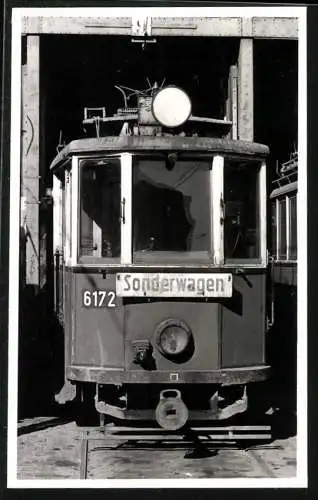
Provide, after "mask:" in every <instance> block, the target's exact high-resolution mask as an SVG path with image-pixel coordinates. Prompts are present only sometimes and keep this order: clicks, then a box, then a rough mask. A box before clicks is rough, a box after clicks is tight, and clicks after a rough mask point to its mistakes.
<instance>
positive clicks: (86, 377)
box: [52, 137, 270, 429]
mask: <svg viewBox="0 0 318 500" xmlns="http://www.w3.org/2000/svg"><path fill="white" fill-rule="evenodd" d="M147 140H148V139H147V138H146V137H143V138H133V137H128V138H118V140H117V141H114V138H113V137H112V138H102V139H98V140H92V139H89V140H80V141H74V142H73V143H71V144H70V145H69V146H68V147H67V148H66V149H65V150H64V151H62V153H60V154H59V156H58V157H57V158H56V160H54V162H53V164H52V169H53V173H54V175H55V177H56V179H58V185H59V186H60V188H55V207H57V206H58V207H59V208H58V209H57V210H56V211H55V227H56V228H59V229H56V230H57V231H60V233H61V234H60V235H58V237H59V238H60V241H61V246H60V249H59V251H58V252H56V248H55V255H56V254H57V253H58V260H59V265H58V266H56V269H55V274H56V280H55V281H56V283H58V290H57V293H56V307H57V310H58V316H59V318H60V320H61V322H62V323H63V327H64V332H65V376H66V378H67V379H68V380H69V381H71V382H72V383H74V384H76V386H77V387H78V388H79V393H80V396H79V397H80V400H81V401H82V403H83V405H84V407H86V408H88V407H90V408H91V409H93V410H94V411H95V412H96V413H100V414H104V415H106V416H107V417H108V418H114V419H115V421H116V422H118V421H122V422H123V421H128V420H133V421H138V420H152V421H156V422H157V423H159V425H161V426H162V427H164V428H167V429H177V428H180V427H182V426H183V425H184V424H185V423H186V422H187V421H188V420H189V419H190V420H205V421H206V420H227V419H228V418H231V417H232V416H234V415H235V414H237V413H244V412H246V411H247V410H248V409H249V399H248V395H249V389H250V388H255V387H257V386H258V385H259V383H260V382H262V381H264V380H266V379H267V378H268V376H269V373H270V369H269V366H268V365H267V364H266V359H265V351H266V345H265V344H266V325H267V308H268V301H267V282H266V280H267V256H266V255H265V256H264V255H263V260H261V259H260V261H259V263H256V264H255V263H254V264H253V263H252V264H250V265H248V266H244V262H239V263H235V262H234V261H233V262H232V263H231V262H230V260H229V261H228V262H227V263H225V264H226V265H224V262H223V263H222V264H217V265H215V263H213V261H211V262H210V263H202V262H200V261H198V262H196V261H195V260H194V261H191V262H190V263H189V262H187V263H184V262H183V263H182V259H181V263H180V259H179V263H178V261H176V262H174V261H173V260H171V261H169V262H167V263H163V262H162V263H161V264H160V263H159V264H158V262H157V263H156V262H152V263H151V262H150V263H149V262H143V263H142V262H139V263H134V262H132V263H130V264H124V263H121V262H120V261H117V263H115V264H113V263H111V262H110V261H109V260H108V261H107V259H106V260H105V261H104V262H103V261H102V260H100V261H98V260H95V259H91V261H86V262H79V260H78V255H77V254H76V252H77V250H76V248H77V247H76V244H75V242H74V239H77V238H78V231H79V229H78V219H77V218H74V204H75V203H78V201H77V197H76V196H75V194H74V184H72V183H73V182H74V178H75V177H76V176H77V177H78V176H79V173H78V171H77V173H75V168H76V165H78V164H79V163H78V159H79V158H84V159H85V158H92V157H93V158H96V157H97V158H100V157H105V156H107V155H113V156H116V155H117V156H118V155H119V156H120V155H123V154H127V151H128V154H131V153H136V151H137V152H138V153H139V154H140V153H144V152H146V153H149V151H150V146H149V144H150V143H151V144H152V148H153V145H154V144H155V143H156V138H149V141H148V142H149V144H148V143H147ZM115 143H116V146H114V145H115ZM162 143H164V144H163V146H162ZM199 143H200V140H198V139H197V138H196V139H195V140H187V139H182V140H181V139H180V141H178V139H176V138H173V140H171V139H167V140H166V142H165V141H163V139H162V138H160V144H161V146H160V147H159V146H158V149H159V150H160V148H161V149H165V152H168V153H169V152H171V151H173V152H175V151H177V152H178V154H179V153H180V154H181V155H182V154H187V153H189V151H190V152H191V154H194V155H197V154H204V155H205V156H206V155H210V159H211V162H212V160H213V158H214V157H215V156H218V157H219V156H227V155H228V156H231V157H233V156H234V157H237V158H241V159H242V160H245V159H246V160H251V158H252V159H253V158H256V159H258V161H259V165H261V164H262V165H264V162H265V160H266V148H265V147H264V148H263V149H262V148H261V149H258V148H257V145H253V144H252V145H250V144H249V145H247V144H246V143H240V142H239V141H235V143H234V141H228V140H224V141H222V140H219V139H218V140H214V139H204V140H202V143H201V146H198V144H199ZM253 148H254V149H255V151H254V150H253ZM120 157H121V158H122V156H120ZM213 168H214V167H213V166H212V170H213ZM262 175H264V172H263V174H262ZM257 182H258V186H259V187H258V189H259V190H260V189H261V188H260V183H259V182H260V181H259V180H258V181H257ZM265 184H266V183H265ZM265 184H264V186H265ZM62 185H64V187H63V189H61V186H62ZM72 185H73V191H72ZM76 185H77V189H78V184H76ZM264 189H265V188H264ZM78 192H80V190H79V191H78ZM220 196H221V195H220ZM222 196H223V195H222ZM222 196H221V197H220V200H219V203H218V205H214V207H213V208H211V210H217V206H220V204H221V205H222V203H223V201H224V200H223V198H222ZM262 196H263V198H264V199H265V203H266V193H265V192H264V193H263V195H262ZM62 198H63V200H62ZM220 202H221V203H220ZM213 203H214V202H213ZM213 203H212V204H213ZM262 203H264V202H262ZM263 207H264V204H263ZM145 210H147V207H145ZM262 210H263V209H262ZM257 212H258V217H260V219H261V214H260V208H259V207H258V208H257ZM76 213H77V214H78V212H76ZM223 215H224V214H221V216H222V217H223ZM218 216H220V214H218ZM120 217H123V214H122V213H121V214H120ZM214 217H215V216H214ZM222 217H221V219H222ZM212 219H213V217H212ZM215 220H216V219H213V221H214V223H215ZM223 223H224V221H223V220H220V224H223ZM260 224H261V226H262V228H261V230H260V232H262V233H263V232H264V227H266V220H263V221H261V220H260ZM75 226H76V227H77V229H75ZM212 231H213V230H212ZM213 235H214V237H216V235H217V231H215V232H214V233H213ZM122 237H123V233H122ZM262 237H264V234H263V236H262ZM220 244H221V242H220V241H219V242H218V243H217V244H216V243H215V242H214V245H215V247H218V246H220ZM74 252H75V253H74ZM265 254H266V248H265ZM149 275H151V276H149ZM147 279H148V280H150V281H145V280H147ZM178 279H179V280H181V282H182V280H186V281H185V282H186V285H185V287H186V288H187V286H188V284H189V280H193V282H191V286H192V287H193V286H194V287H196V290H197V293H198V295H197V296H196V297H194V296H193V294H192V296H191V294H190V296H189V297H187V296H186V294H185V296H175V295H174V294H173V293H172V290H174V287H175V286H177V280H178ZM120 280H122V282H121V285H120V286H119V285H118V283H117V282H118V281H120ZM151 280H152V281H151ZM156 280H157V281H158V280H159V282H160V283H159V286H161V290H162V291H163V292H165V293H162V294H161V295H160V294H157V295H156V290H157V289H158V288H157V284H156ZM200 280H201V281H200ZM222 280H230V281H231V293H230V294H228V296H226V292H224V290H225V289H226V286H227V285H226V283H225V282H224V281H222ZM147 286H148V287H150V288H151V287H153V288H152V292H151V290H150V292H149V290H146V287H147ZM200 287H201V289H200ZM154 288H155V289H154ZM120 289H121V292H120V291H119V290H120ZM209 290H210V292H211V294H210V295H211V296H209V294H208V293H207V292H208V291H209ZM125 291H126V295H125V293H124V292H125ZM202 291H203V293H202ZM130 292H131V293H130ZM140 292H143V294H142V293H140ZM148 292H149V293H148ZM169 292H171V293H169ZM222 294H223V295H222ZM169 328H170V330H169ZM171 329H172V330H173V332H174V333H173V334H172V335H174V336H175V337H176V338H177V340H176V341H175V342H176V343H178V342H181V343H182V342H186V343H187V345H186V347H185V348H184V349H183V350H182V352H181V353H180V354H178V355H175V354H174V353H172V354H171V355H169V354H167V352H166V351H165V349H164V346H163V345H160V343H162V344H163V343H164V342H165V341H167V342H170V343H171V340H169V335H170V334H171ZM179 334H180V339H181V340H180V339H179V338H178V335H179ZM162 335H166V339H168V340H165V337H162ZM184 339H186V340H184ZM169 348H171V346H170V347H169Z"/></svg>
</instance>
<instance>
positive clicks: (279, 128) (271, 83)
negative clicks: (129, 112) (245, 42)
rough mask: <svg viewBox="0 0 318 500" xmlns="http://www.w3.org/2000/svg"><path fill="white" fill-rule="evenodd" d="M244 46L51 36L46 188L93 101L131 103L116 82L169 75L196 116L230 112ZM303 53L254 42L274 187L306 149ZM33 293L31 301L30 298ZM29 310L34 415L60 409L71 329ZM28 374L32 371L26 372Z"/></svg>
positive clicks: (45, 47)
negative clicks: (301, 122) (66, 332)
mask: <svg viewBox="0 0 318 500" xmlns="http://www.w3.org/2000/svg"><path fill="white" fill-rule="evenodd" d="M238 51H239V39H236V38H208V37H206V38H194V37H163V38H160V37H159V38H157V42H156V43H152V44H148V45H146V46H145V47H144V48H143V47H142V44H140V43H133V42H132V41H131V38H130V37H116V36H50V35H44V36H42V37H41V52H40V68H41V71H40V117H41V120H40V123H41V130H42V132H41V146H40V147H41V151H42V153H41V155H40V157H41V162H42V164H41V165H40V168H41V172H40V175H41V190H42V193H40V194H42V195H43V194H44V193H45V190H46V189H47V188H48V187H51V186H52V176H51V173H50V171H49V164H50V163H51V161H52V160H53V159H54V157H55V155H56V154H57V146H58V144H59V142H60V139H61V140H62V142H63V143H66V144H67V143H68V142H70V141H71V140H74V139H77V138H80V137H85V132H84V131H83V127H82V119H83V112H84V107H105V108H106V114H107V116H109V115H113V114H114V113H116V111H117V109H118V108H120V107H123V97H122V95H121V93H120V92H119V91H118V90H116V89H115V87H114V85H124V86H127V87H131V88H134V89H138V90H142V89H146V88H147V87H148V86H149V83H148V82H150V83H151V84H153V83H154V82H157V83H158V84H159V85H161V84H162V83H163V81H165V84H172V85H177V86H179V87H181V88H183V89H184V90H185V91H186V92H187V93H188V95H189V96H190V98H191V101H192V112H193V114H195V115H197V116H206V117H211V118H220V119H223V118H224V115H225V100H226V94H227V82H228V75H229V68H230V66H231V65H233V64H236V63H237V59H238ZM297 57H298V44H297V42H293V41H290V40H288V41H283V40H282V41H280V40H264V41H263V40H255V41H254V141H255V142H259V143H263V144H266V145H268V146H269V147H270V157H269V162H268V165H269V172H270V175H269V190H270V181H271V180H272V179H274V178H275V177H276V163H277V162H279V163H281V162H284V161H287V160H288V158H289V155H290V153H291V152H292V151H294V150H295V149H296V148H297V115H298V103H297V84H298V83H297V79H298V74H297V66H298V64H297ZM40 217H42V222H43V226H41V228H42V229H41V228H40V231H43V235H44V237H45V238H46V248H47V257H46V261H47V265H46V270H45V271H44V273H45V276H44V279H43V283H44V286H43V294H42V299H41V298H40V300H42V301H43V304H42V305H41V304H40V307H39V309H38V310H39V317H42V323H45V325H46V326H47V316H48V315H49V314H50V310H51V307H52V302H51V299H50V297H52V283H53V274H52V255H51V247H52V241H51V239H52V212H51V208H50V207H49V208H47V209H46V211H43V213H42V216H41V215H40ZM40 221H41V218H40ZM40 224H41V222H40ZM48 297H49V299H48ZM25 300H26V303H27V300H28V299H27V297H26V299H25ZM26 309H27V308H26ZM29 314H30V317H27V312H26V313H24V317H23V318H22V326H23V324H25V329H26V330H28V331H29V332H31V333H30V337H29V339H28V340H25V339H27V338H28V335H27V334H26V332H25V331H24V335H23V339H20V353H22V352H23V356H22V355H21V356H20V377H21V382H20V383H21V390H20V398H21V399H20V411H21V412H23V413H24V414H28V412H30V411H33V412H36V406H37V405H41V406H43V401H47V405H48V406H50V405H51V402H52V399H53V397H52V395H54V393H57V392H58V391H59V390H60V389H61V387H62V386H63V383H64V374H63V337H62V332H60V333H56V332H55V333H54V334H52V332H53V330H54V329H53V327H52V330H51V329H50V327H49V328H43V325H41V318H40V321H39V317H38V318H37V322H36V325H35V324H33V322H34V319H32V318H33V317H34V315H33V316H32V311H30V313H29ZM43 331H44V332H46V333H45V334H43ZM30 338H32V339H33V341H32V342H30ZM27 351H30V352H32V359H33V360H34V359H36V360H37V362H36V363H34V364H36V365H37V366H32V367H28V366H27V360H29V359H31V358H30V356H28V353H27ZM35 351H36V352H35ZM48 353H50V354H48ZM30 371H32V374H31V375H30ZM26 372H28V377H27V378H25V377H24V376H23V374H24V373H26ZM39 372H40V373H42V376H41V380H42V390H41V391H32V390H30V388H32V387H38V383H39V380H38V374H39ZM23 386H26V387H25V389H24V388H23ZM44 393H45V394H44ZM31 399H32V402H31ZM31 408H32V410H31Z"/></svg>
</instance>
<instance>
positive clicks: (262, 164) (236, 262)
mask: <svg viewBox="0 0 318 500" xmlns="http://www.w3.org/2000/svg"><path fill="white" fill-rule="evenodd" d="M224 158H225V156H224ZM226 158H227V159H228V160H230V161H231V159H232V160H233V158H231V157H230V156H226ZM240 159H241V160H242V161H244V162H246V163H248V162H250V163H253V164H254V165H251V167H250V168H256V169H258V171H257V186H256V189H257V195H258V196H257V202H258V228H259V230H258V244H259V256H258V257H255V258H254V257H249V258H245V259H234V258H225V257H224V264H223V267H234V266H236V267H242V268H249V267H253V268H264V267H266V266H267V261H268V259H267V180H266V161H264V160H260V159H258V158H245V157H241V158H240V157H236V158H234V160H236V161H238V160H240ZM256 164H258V165H256ZM225 169H226V166H224V171H225ZM223 181H224V175H223ZM224 203H225V201H224ZM222 227H223V233H224V224H222ZM223 241H224V236H223ZM223 248H224V244H223Z"/></svg>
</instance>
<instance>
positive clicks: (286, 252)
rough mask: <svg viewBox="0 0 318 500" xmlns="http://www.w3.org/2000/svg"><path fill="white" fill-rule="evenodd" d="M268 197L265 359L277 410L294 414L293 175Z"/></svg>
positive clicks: (294, 222) (294, 205)
mask: <svg viewBox="0 0 318 500" xmlns="http://www.w3.org/2000/svg"><path fill="white" fill-rule="evenodd" d="M277 182H279V183H280V185H279V186H278V187H276V189H274V190H273V191H272V192H271V194H270V204H271V213H272V218H271V220H272V227H271V233H272V234H271V239H272V249H271V254H272V265H271V281H272V287H273V319H274V321H273V329H272V331H271V335H270V339H269V359H270V360H271V363H272V369H273V380H275V381H276V389H277V394H276V397H277V402H276V405H277V407H279V408H281V409H285V410H286V411H288V412H290V411H292V412H295V411H296V383H297V381H296V374H297V246H298V245H297V193H298V182H297V172H296V173H295V172H294V173H293V178H292V179H291V181H289V182H288V179H287V178H286V177H282V178H281V179H280V180H278V181H277Z"/></svg>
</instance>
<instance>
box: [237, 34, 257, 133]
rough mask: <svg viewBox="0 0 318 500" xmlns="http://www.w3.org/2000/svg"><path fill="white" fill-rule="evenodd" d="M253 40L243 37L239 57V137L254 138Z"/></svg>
mask: <svg viewBox="0 0 318 500" xmlns="http://www.w3.org/2000/svg"><path fill="white" fill-rule="evenodd" d="M253 91H254V86H253V40H252V39H249V38H242V39H241V41H240V50H239V57H238V138H239V139H240V140H241V141H253V139H254V119H253V117H254V105H253V103H254V94H253Z"/></svg>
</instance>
